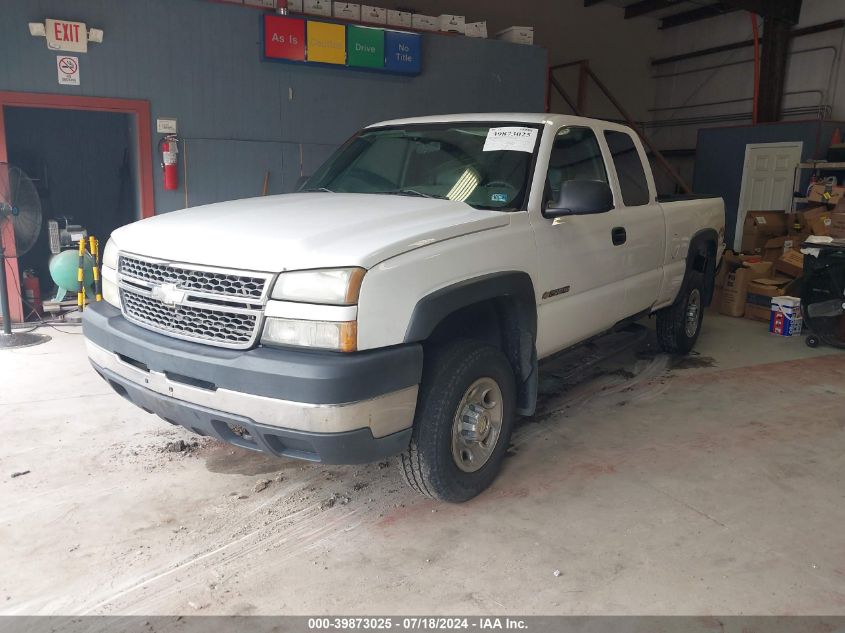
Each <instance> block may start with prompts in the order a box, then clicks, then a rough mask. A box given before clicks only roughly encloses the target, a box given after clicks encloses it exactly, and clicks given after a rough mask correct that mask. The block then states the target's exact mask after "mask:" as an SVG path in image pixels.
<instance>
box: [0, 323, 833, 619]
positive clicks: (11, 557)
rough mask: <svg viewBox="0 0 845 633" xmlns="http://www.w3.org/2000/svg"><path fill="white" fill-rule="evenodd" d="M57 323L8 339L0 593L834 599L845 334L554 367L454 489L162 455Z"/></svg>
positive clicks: (303, 600) (722, 339) (505, 601)
mask: <svg viewBox="0 0 845 633" xmlns="http://www.w3.org/2000/svg"><path fill="white" fill-rule="evenodd" d="M49 333H50V334H51V335H52V336H53V340H52V341H51V342H50V343H48V344H46V345H42V346H39V347H33V348H29V349H23V350H18V351H4V352H0V385H2V387H0V421H1V422H0V423H2V428H3V431H4V440H3V442H2V443H0V498H2V504H0V560H2V561H3V565H2V566H0V613H2V614H86V613H88V614H91V613H120V614H145V615H151V614H176V613H201V614H217V613H227V614H258V613H261V614H280V613H284V614H320V613H345V614H374V613H378V614H393V613H416V614H421V613H427V614H465V615H469V614H515V613H519V614H574V613H578V614H676V613H683V614H713V613H716V614H724V615H728V614H828V615H830V614H845V530H843V527H842V526H843V525H845V503H843V501H845V485H843V484H845V457H843V455H845V450H843V449H845V411H843V402H845V400H843V396H845V356H843V355H842V354H841V353H838V352H836V351H834V350H831V349H829V348H828V349H824V348H822V349H817V350H811V349H808V348H807V347H805V346H804V344H803V339H791V340H785V339H780V338H776V337H773V336H771V335H769V334H768V333H767V332H766V327H765V325H763V324H759V323H753V322H749V321H747V320H744V319H731V318H728V317H721V316H718V315H712V314H709V315H708V316H707V318H706V321H705V329H704V332H703V335H702V337H701V340H700V343H699V345H698V352H699V355H696V356H691V357H688V358H687V359H685V360H683V361H682V362H680V363H678V362H677V360H673V359H670V358H668V357H666V356H663V355H659V354H657V355H656V354H654V353H653V352H651V351H650V350H649V349H648V348H646V349H640V350H639V352H638V353H636V354H635V353H634V352H633V351H629V352H627V353H625V354H623V355H621V356H617V357H616V358H614V359H611V360H610V361H607V362H605V363H601V364H600V365H598V366H597V367H595V368H594V369H593V370H591V371H590V372H586V373H587V374H588V375H587V376H586V377H585V376H581V381H580V382H577V384H568V385H567V384H564V383H565V382H566V381H561V379H560V371H558V370H559V367H557V369H556V367H555V366H552V367H550V368H549V369H548V372H549V373H547V374H546V379H545V380H544V391H545V394H544V397H543V401H542V410H541V413H540V414H538V415H537V416H536V417H535V418H533V419H531V420H528V421H526V422H524V423H523V424H522V425H521V426H520V428H519V429H518V431H517V432H516V434H515V436H514V440H513V448H512V450H511V453H512V457H511V458H509V459H508V460H506V466H505V469H504V472H503V473H502V476H501V477H500V478H499V479H498V481H497V482H496V483H495V484H494V486H493V488H492V489H491V490H489V491H488V492H487V493H485V494H484V495H482V496H480V497H479V498H477V499H475V500H473V501H472V502H470V503H467V504H464V505H460V506H454V505H443V504H438V503H434V502H431V501H428V500H425V499H422V498H420V497H417V496H415V495H414V494H413V493H412V492H410V490H408V489H407V488H406V487H405V486H404V483H403V482H402V481H401V479H400V476H399V474H398V471H397V469H396V465H395V463H390V464H374V465H370V466H366V467H323V466H319V465H316V466H315V465H309V464H303V463H300V462H295V461H287V460H285V461H279V460H274V459H268V458H265V457H262V456H260V455H254V454H250V453H247V452H245V451H241V450H239V449H234V448H232V447H229V446H223V445H218V444H215V443H209V442H206V443H204V444H202V445H201V446H199V447H198V448H197V449H196V450H191V451H187V452H177V453H173V452H165V451H163V448H164V447H165V446H166V445H167V443H168V442H172V441H174V440H177V439H185V440H191V439H193V438H192V436H190V435H189V434H188V433H184V432H182V431H181V430H179V429H174V428H173V427H170V426H169V425H167V424H166V423H164V422H163V421H161V420H159V419H157V418H155V417H153V416H150V415H147V414H145V413H143V412H142V411H140V410H137V409H135V408H133V407H132V406H130V405H129V404H127V403H126V402H125V401H123V400H122V399H120V398H119V397H118V396H116V395H115V394H113V393H112V392H111V391H110V390H109V389H108V388H107V386H106V385H105V383H103V382H102V381H101V380H100V379H99V378H98V377H96V376H95V374H94V373H93V371H92V370H91V369H90V368H89V367H88V364H87V362H86V360H85V358H84V353H83V344H82V338H81V336H79V335H74V334H62V333H59V332H55V331H51V332H49ZM555 374H557V376H556V375H555ZM569 382H570V383H571V382H572V381H571V380H570V381H569ZM391 462H395V460H391ZM26 470H28V471H30V472H29V473H28V474H26V475H22V476H19V477H16V478H11V475H12V473H14V472H17V471H26ZM261 480H269V483H268V484H267V487H266V488H265V489H264V490H260V491H258V492H256V483H257V482H259V481H261ZM258 487H259V488H260V485H259V486H258ZM555 570H560V575H559V576H555V575H554V572H555Z"/></svg>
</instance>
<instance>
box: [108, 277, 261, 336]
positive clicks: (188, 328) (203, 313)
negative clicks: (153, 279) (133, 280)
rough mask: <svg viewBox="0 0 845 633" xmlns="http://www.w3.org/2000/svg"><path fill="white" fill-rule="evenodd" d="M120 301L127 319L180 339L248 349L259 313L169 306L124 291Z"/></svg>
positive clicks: (142, 295)
mask: <svg viewBox="0 0 845 633" xmlns="http://www.w3.org/2000/svg"><path fill="white" fill-rule="evenodd" d="M120 300H121V302H122V303H123V311H124V314H126V316H127V317H128V318H129V319H130V320H132V321H136V322H138V323H139V324H141V325H145V326H147V327H150V328H152V329H155V330H159V331H162V332H165V333H170V334H173V335H176V336H178V337H179V338H187V339H199V340H202V341H208V342H210V343H217V344H222V345H225V346H228V347H248V346H250V345H252V343H253V342H254V340H255V337H256V335H257V333H258V322H259V316H260V312H254V313H251V314H249V313H243V312H224V311H221V310H219V309H212V308H199V307H196V306H195V305H176V306H168V305H166V304H165V303H164V302H162V301H159V300H158V299H154V298H153V297H151V296H147V295H144V294H140V293H137V292H133V291H132V290H129V289H127V288H122V289H121V291H120Z"/></svg>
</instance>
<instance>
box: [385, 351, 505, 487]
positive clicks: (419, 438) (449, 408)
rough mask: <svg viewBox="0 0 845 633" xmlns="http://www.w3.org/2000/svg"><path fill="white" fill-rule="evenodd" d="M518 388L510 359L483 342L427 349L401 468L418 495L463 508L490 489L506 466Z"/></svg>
mask: <svg viewBox="0 0 845 633" xmlns="http://www.w3.org/2000/svg"><path fill="white" fill-rule="evenodd" d="M515 401H516V386H515V380H514V374H513V370H512V369H511V366H510V364H509V363H508V360H507V358H505V356H504V354H502V352H501V351H499V350H498V349H497V348H495V347H492V346H490V345H485V344H484V343H480V342H478V341H472V340H458V341H453V342H451V343H447V344H446V345H445V346H442V347H438V348H433V349H431V350H427V351H426V359H425V369H424V371H423V380H422V385H421V387H420V395H419V398H418V401H417V413H416V417H415V419H414V430H413V433H412V435H411V444H410V446H409V448H408V450H407V451H406V452H405V453H403V454H402V456H401V462H400V466H401V469H402V474H403V475H404V477H405V480H406V481H407V482H408V484H409V485H410V486H411V488H413V489H414V490H416V491H417V492H419V493H420V494H422V495H424V496H427V497H431V498H432V499H438V500H440V501H450V502H455V503H459V502H462V501H467V500H469V499H472V498H473V497H475V496H476V495H478V494H479V493H480V492H482V491H483V490H485V489H486V488H487V487H488V486H489V485H490V484H491V483H493V480H494V479H495V478H496V476H497V475H498V474H499V470H500V469H501V467H502V461H503V460H504V457H505V451H506V450H507V448H508V445H509V443H510V436H511V432H512V430H513V424H514V416H515V414H514V406H515Z"/></svg>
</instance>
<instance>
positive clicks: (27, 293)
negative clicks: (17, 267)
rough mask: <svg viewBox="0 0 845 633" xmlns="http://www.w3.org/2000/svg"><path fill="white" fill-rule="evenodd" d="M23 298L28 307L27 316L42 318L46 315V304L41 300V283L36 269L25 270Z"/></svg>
mask: <svg viewBox="0 0 845 633" xmlns="http://www.w3.org/2000/svg"><path fill="white" fill-rule="evenodd" d="M23 298H24V302H25V303H26V307H27V308H28V310H27V317H30V316H34V317H35V318H36V319H40V318H41V317H42V316H43V315H44V304H43V303H42V302H41V284H40V283H39V282H38V277H37V276H36V275H35V271H34V270H30V269H27V270H25V271H23Z"/></svg>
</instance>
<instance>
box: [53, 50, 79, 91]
mask: <svg viewBox="0 0 845 633" xmlns="http://www.w3.org/2000/svg"><path fill="white" fill-rule="evenodd" d="M56 70H57V71H58V73H59V85H60V86H78V85H79V58H78V57H70V56H68V55H57V56H56Z"/></svg>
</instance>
